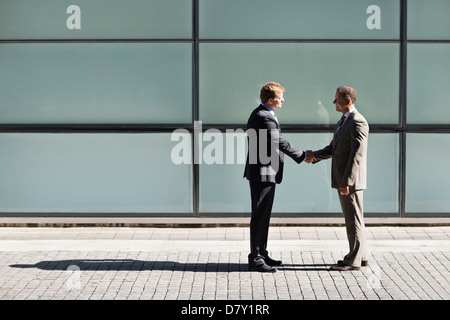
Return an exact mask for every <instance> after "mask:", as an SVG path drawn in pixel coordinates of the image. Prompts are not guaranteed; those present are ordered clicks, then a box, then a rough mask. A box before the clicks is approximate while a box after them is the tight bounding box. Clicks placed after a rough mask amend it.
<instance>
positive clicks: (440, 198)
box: [406, 133, 450, 214]
mask: <svg viewBox="0 0 450 320" xmlns="http://www.w3.org/2000/svg"><path fill="white" fill-rule="evenodd" d="M449 145H450V134H415V133H409V134H407V136H406V159H407V161H406V213H425V214H427V213H439V212H450V197H449V195H450V193H449V190H450V179H449V177H448V165H449V160H448V159H449V157H450V151H449V148H448V146H449ZM428 150H434V151H435V152H434V153H436V152H437V150H439V151H438V152H439V156H435V157H433V158H432V159H428V161H427V159H424V157H423V154H424V153H426V152H428Z"/></svg>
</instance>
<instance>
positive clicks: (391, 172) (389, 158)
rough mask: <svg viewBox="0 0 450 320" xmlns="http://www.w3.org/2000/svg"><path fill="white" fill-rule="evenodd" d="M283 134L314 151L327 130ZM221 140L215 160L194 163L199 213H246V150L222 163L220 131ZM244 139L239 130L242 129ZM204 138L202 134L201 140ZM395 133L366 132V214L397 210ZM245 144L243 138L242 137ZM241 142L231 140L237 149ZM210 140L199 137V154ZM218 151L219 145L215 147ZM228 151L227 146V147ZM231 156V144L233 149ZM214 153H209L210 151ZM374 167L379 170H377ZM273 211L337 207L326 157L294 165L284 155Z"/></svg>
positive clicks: (330, 210)
mask: <svg viewBox="0 0 450 320" xmlns="http://www.w3.org/2000/svg"><path fill="white" fill-rule="evenodd" d="M283 136H284V137H285V138H286V139H287V140H288V141H289V142H291V143H292V144H293V145H295V146H297V147H298V148H300V149H303V150H306V149H313V150H317V149H320V148H323V147H325V146H326V145H328V144H329V143H330V141H331V139H332V134H331V133H318V134H312V133H311V134H296V133H286V134H283ZM217 137H222V138H220V139H223V144H222V148H220V150H222V155H221V156H220V157H218V158H217V159H223V161H222V163H221V164H218V163H213V164H206V163H202V164H201V165H200V212H238V213H245V212H250V210H251V207H250V189H249V184H248V181H247V180H246V179H244V178H242V176H243V172H244V167H245V165H244V162H245V157H246V151H245V152H242V153H241V156H240V157H236V159H235V162H234V163H228V164H227V163H226V154H227V151H226V141H228V143H230V144H231V139H230V140H229V137H228V136H226V135H219V134H218V135H217ZM242 137H244V138H245V134H242ZM203 140H204V139H203ZM398 141H399V140H398V135H397V134H381V133H377V134H370V137H369V150H368V188H367V190H366V191H365V192H364V204H365V211H366V212H368V213H370V212H373V213H392V215H396V214H397V212H398V168H399V146H398ZM245 143H246V142H245ZM245 143H244V144H242V141H241V142H239V140H237V139H236V140H235V141H234V146H235V147H236V148H239V149H240V150H241V151H244V150H243V149H242V146H245ZM214 145H215V142H214V139H211V140H208V141H203V147H202V148H201V149H202V150H203V155H204V157H206V156H208V155H209V154H211V151H212V149H213V148H212V146H214ZM218 150H219V149H218ZM230 150H232V149H230ZM234 152H235V155H236V154H238V153H237V149H236V150H235V151H234ZM213 154H214V153H213ZM380 172H383V174H382V175H381V174H380ZM273 212H275V213H277V212H278V213H293V214H295V213H314V214H317V215H319V216H320V215H323V214H326V213H334V212H341V207H340V204H339V199H338V195H337V191H336V190H335V189H332V188H331V159H330V160H324V161H321V162H319V163H317V164H314V165H312V164H307V163H305V162H302V163H301V164H297V163H295V162H294V161H292V160H291V159H290V158H289V157H287V156H286V157H285V171H284V177H283V181H282V182H281V184H279V185H277V190H276V195H275V202H274V208H273Z"/></svg>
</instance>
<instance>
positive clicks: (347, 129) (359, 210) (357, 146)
mask: <svg viewBox="0 0 450 320" xmlns="http://www.w3.org/2000/svg"><path fill="white" fill-rule="evenodd" d="M355 101H356V91H355V90H354V89H353V88H352V87H349V86H341V87H339V88H337V90H336V94H335V99H334V101H333V103H334V104H335V105H336V111H338V112H341V113H342V118H341V120H340V121H339V123H338V125H337V127H336V129H335V131H334V135H333V140H332V141H331V143H330V144H329V145H328V146H326V147H325V148H323V149H321V150H318V151H314V152H312V151H310V150H308V151H307V154H308V158H307V159H306V162H307V163H310V162H312V163H316V162H318V161H320V160H324V159H329V158H332V163H331V184H332V185H331V186H332V188H335V189H338V195H339V201H340V203H341V208H342V211H343V213H344V218H345V226H346V230H347V238H348V242H349V247H350V252H349V253H348V254H347V255H346V256H345V257H344V259H343V260H339V261H338V262H337V265H335V266H332V267H331V270H339V271H349V270H359V269H360V267H361V266H366V265H367V264H368V262H367V257H366V235H365V226H364V210H363V190H364V189H366V176H367V173H366V172H367V143H368V137H369V125H368V123H367V121H366V119H365V118H364V117H363V116H362V115H361V114H360V113H359V112H358V110H356V108H355V105H354V103H355Z"/></svg>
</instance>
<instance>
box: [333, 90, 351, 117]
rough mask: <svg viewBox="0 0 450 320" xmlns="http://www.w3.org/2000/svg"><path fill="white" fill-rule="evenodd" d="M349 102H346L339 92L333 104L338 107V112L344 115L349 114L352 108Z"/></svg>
mask: <svg viewBox="0 0 450 320" xmlns="http://www.w3.org/2000/svg"><path fill="white" fill-rule="evenodd" d="M347 102H348V101H346V100H345V98H343V97H342V95H341V94H340V93H339V92H336V94H335V95H334V101H333V103H334V104H335V105H336V111H337V112H342V113H343V114H345V113H347V111H348V110H349V107H350V105H349V104H348V103H347Z"/></svg>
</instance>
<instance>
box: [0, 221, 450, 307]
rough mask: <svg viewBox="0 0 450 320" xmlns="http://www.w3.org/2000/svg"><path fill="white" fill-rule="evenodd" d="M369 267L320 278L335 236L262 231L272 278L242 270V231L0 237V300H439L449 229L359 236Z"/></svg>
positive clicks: (446, 272)
mask: <svg viewBox="0 0 450 320" xmlns="http://www.w3.org/2000/svg"><path fill="white" fill-rule="evenodd" d="M367 230H368V247H369V252H370V254H369V266H368V267H363V268H361V271H350V272H337V271H329V270H328V269H329V267H330V266H331V265H332V264H334V263H336V261H337V260H340V259H342V257H343V255H345V254H346V253H347V245H348V244H347V240H346V235H345V228H344V227H339V226H338V227H313V226H310V227H308V226H307V227H289V226H288V227H271V228H270V235H269V237H270V239H269V244H268V245H269V248H268V249H269V251H270V253H271V256H272V257H273V258H275V259H281V260H283V265H282V266H281V267H280V268H279V269H278V271H277V272H276V273H271V274H261V273H257V272H249V271H248V270H247V254H248V248H249V240H248V233H249V232H248V228H245V227H242V228H241V227H230V228H108V227H88V228H76V227H75V228H20V227H4V228H0V300H267V301H268V300H448V299H449V298H450V286H449V280H448V279H450V227H448V226H436V227H392V226H391V227H368V228H367Z"/></svg>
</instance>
